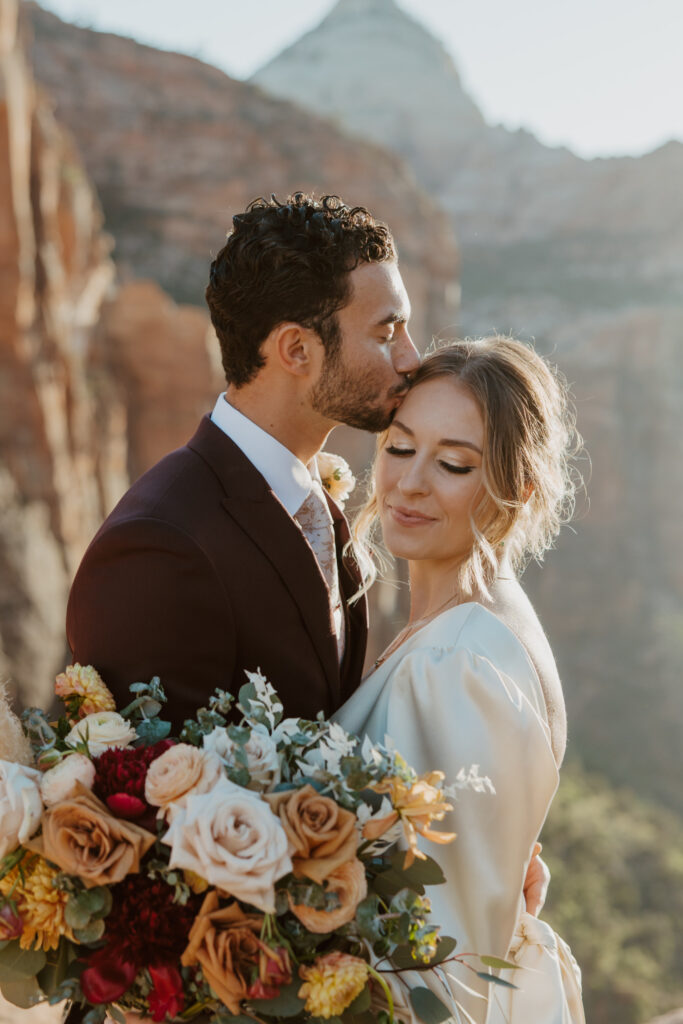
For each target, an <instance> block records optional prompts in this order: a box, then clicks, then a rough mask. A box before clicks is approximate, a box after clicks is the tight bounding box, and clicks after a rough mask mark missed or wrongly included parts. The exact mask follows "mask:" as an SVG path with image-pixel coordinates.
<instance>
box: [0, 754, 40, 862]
mask: <svg viewBox="0 0 683 1024" xmlns="http://www.w3.org/2000/svg"><path fill="white" fill-rule="evenodd" d="M42 814H43V801H42V800H41V798H40V772H39V771H36V769H35V768H27V767H26V766H25V765H23V764H15V763H14V762H13V761H0V858H2V857H4V856H6V854H8V853H12V852H13V851H14V850H16V848H17V846H21V844H22V843H25V842H26V841H27V840H28V839H30V838H31V836H32V835H33V833H34V832H35V831H36V829H37V828H38V826H39V824H40V819H41V817H42Z"/></svg>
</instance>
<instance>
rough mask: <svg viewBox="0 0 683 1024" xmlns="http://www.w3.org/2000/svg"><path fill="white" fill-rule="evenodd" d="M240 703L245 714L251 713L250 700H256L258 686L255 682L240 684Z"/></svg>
mask: <svg viewBox="0 0 683 1024" xmlns="http://www.w3.org/2000/svg"><path fill="white" fill-rule="evenodd" d="M238 699H239V705H240V708H241V709H242V711H244V713H245V714H248V713H249V701H250V700H256V687H255V686H254V684H253V683H245V684H244V686H240V692H239V698H238Z"/></svg>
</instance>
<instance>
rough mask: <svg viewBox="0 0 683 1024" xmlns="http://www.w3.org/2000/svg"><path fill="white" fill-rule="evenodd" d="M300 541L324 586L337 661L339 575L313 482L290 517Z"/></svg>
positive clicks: (321, 498)
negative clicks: (312, 557)
mask: <svg viewBox="0 0 683 1024" xmlns="http://www.w3.org/2000/svg"><path fill="white" fill-rule="evenodd" d="M294 518H295V519H296V521H297V522H298V523H299V526H300V527H301V529H302V531H303V534H304V537H305V538H306V540H307V541H308V543H309V544H310V545H311V547H312V549H313V554H314V555H315V557H316V559H317V561H318V565H319V566H320V570H321V572H322V574H323V576H324V578H325V582H326V583H327V589H328V591H329V595H330V609H331V611H332V619H333V622H334V631H335V633H336V636H337V654H338V655H339V660H340V661H341V659H342V656H343V654H344V641H345V635H344V634H345V630H344V612H343V609H342V603H341V594H340V592H339V571H338V568H337V546H336V544H335V540H334V521H333V519H332V513H331V512H330V509H329V506H328V504H327V500H326V498H325V495H324V493H323V489H322V485H321V484H320V482H319V481H318V480H315V479H313V481H312V486H311V490H310V492H309V495H308V497H307V498H306V500H305V501H304V503H303V504H302V505H301V507H300V509H299V511H298V512H297V513H296V515H295V516H294Z"/></svg>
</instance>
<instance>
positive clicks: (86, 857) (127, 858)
mask: <svg viewBox="0 0 683 1024" xmlns="http://www.w3.org/2000/svg"><path fill="white" fill-rule="evenodd" d="M41 824H42V826H43V834H42V835H41V836H36V838H35V839H32V840H31V841H30V842H29V843H25V844H24V845H25V846H27V847H28V849H30V850H33V851H34V853H39V854H41V855H42V856H43V857H45V858H46V860H49V861H51V862H52V863H53V864H57V866H58V867H60V868H61V869H62V871H65V872H66V873H67V874H68V875H78V876H79V878H80V879H81V880H82V881H83V884H84V885H85V887H86V888H87V889H92V888H93V887H94V886H96V885H114V884H115V883H116V882H121V881H122V880H123V879H124V878H125V877H126V875H131V874H136V873H137V872H138V871H139V870H140V860H141V858H142V857H144V855H145V853H146V852H147V850H149V848H150V846H152V845H153V844H154V836H153V835H152V834H151V832H147V830H146V829H144V828H140V826H139V825H134V824H133V823H132V822H130V821H122V820H121V819H120V818H115V817H114V815H113V814H111V813H110V811H109V809H108V808H107V807H106V806H105V805H104V804H103V803H102V802H101V801H100V800H98V799H97V797H96V796H94V795H93V794H92V793H91V792H90V790H89V789H86V787H85V786H84V785H82V783H80V782H77V783H76V792H75V795H74V796H72V797H69V799H68V800H64V801H63V802H62V803H60V804H55V806H54V807H49V808H48V809H47V810H46V811H45V813H44V814H43V817H42V821H41Z"/></svg>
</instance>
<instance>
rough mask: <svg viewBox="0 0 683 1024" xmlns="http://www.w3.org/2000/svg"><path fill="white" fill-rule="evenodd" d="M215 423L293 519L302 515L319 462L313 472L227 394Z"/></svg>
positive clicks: (214, 415) (216, 410)
mask: <svg viewBox="0 0 683 1024" xmlns="http://www.w3.org/2000/svg"><path fill="white" fill-rule="evenodd" d="M211 421H212V423H215V424H216V426H217V427H219V428H220V429H221V430H222V431H223V433H224V434H227V436H228V437H229V438H230V440H231V441H234V442H235V444H236V445H237V447H238V448H239V449H240V450H241V451H242V452H243V453H244V454H245V455H246V457H247V458H248V459H249V461H250V462H251V464H252V465H253V466H254V468H255V469H257V470H258V471H259V473H260V474H261V476H262V477H264V479H265V481H266V483H267V484H268V486H269V487H270V489H271V491H273V493H274V494H275V496H276V497H277V498H278V500H279V501H280V502H281V503H282V504H283V505H284V507H285V508H286V509H287V512H288V513H289V514H290V516H293V515H294V513H295V512H298V511H299V509H300V508H301V505H302V504H303V502H304V501H305V500H306V498H307V497H308V495H309V493H310V490H311V485H312V478H311V473H313V474H315V473H316V472H317V466H316V463H315V460H313V462H312V463H311V469H310V470H309V469H308V468H307V467H306V466H305V465H304V464H303V462H302V461H301V460H300V459H297V457H296V455H294V454H293V453H292V452H290V450H289V448H285V446H284V445H283V444H280V442H279V441H278V440H276V438H274V437H273V435H272V434H269V433H268V432H267V431H265V430H263V428H262V427H259V426H257V424H256V423H254V422H253V420H250V419H249V418H248V417H247V416H245V415H244V414H243V413H241V412H238V410H237V409H235V407H234V406H233V405H230V403H229V402H228V400H227V399H226V397H225V392H223V394H221V395H219V396H218V400H217V402H216V404H215V406H214V409H213V412H212V413H211Z"/></svg>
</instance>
